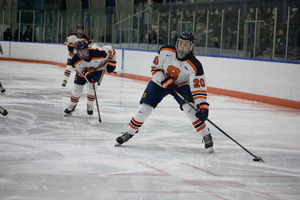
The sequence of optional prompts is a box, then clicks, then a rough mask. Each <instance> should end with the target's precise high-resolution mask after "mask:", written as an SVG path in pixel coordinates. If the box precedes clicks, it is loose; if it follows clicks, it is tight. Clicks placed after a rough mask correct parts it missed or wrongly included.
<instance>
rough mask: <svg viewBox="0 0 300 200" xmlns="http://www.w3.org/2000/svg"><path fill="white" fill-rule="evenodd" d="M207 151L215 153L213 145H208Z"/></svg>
mask: <svg viewBox="0 0 300 200" xmlns="http://www.w3.org/2000/svg"><path fill="white" fill-rule="evenodd" d="M206 151H207V152H208V153H213V152H215V151H214V148H213V147H208V148H207V149H206Z"/></svg>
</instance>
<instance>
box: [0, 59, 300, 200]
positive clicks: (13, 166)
mask: <svg viewBox="0 0 300 200" xmlns="http://www.w3.org/2000/svg"><path fill="white" fill-rule="evenodd" d="M63 72H64V69H63V68H61V67H58V66H53V65H46V64H34V63H22V62H8V61H1V62H0V81H1V82H2V84H3V87H4V88H5V89H6V94H0V105H1V106H3V107H4V108H6V109H7V110H8V115H7V116H5V117H4V116H0V199H1V200H12V199H17V200H19V199H26V200H27V199H28V200H36V199H38V200H82V199H86V200H94V199H95V200H96V199H103V200H125V199H126V200H127V199H128V200H136V199H139V200H165V199H172V200H175V199H176V200H178V199H180V200H181V199H182V200H187V199H193V200H194V199H201V200H206V199H209V200H220V199H221V200H224V199H229V200H253V199H255V200H259V199H268V200H269V199H271V200H283V199H288V200H298V199H300V132H299V131H300V112H299V110H295V109H290V108H285V107H277V106H273V105H268V104H263V103H259V102H253V101H247V100H242V99H237V98H231V97H226V96H217V95H214V94H209V97H208V101H209V103H210V105H211V106H210V119H211V120H212V121H213V122H214V123H216V124H217V125H218V126H219V127H221V128H222V129H223V130H224V131H225V132H226V133H227V134H229V135H230V136H231V137H233V138H234V139H236V140H237V141H238V142H239V143H241V144H242V145H243V146H244V147H246V148H247V149H248V150H250V151H251V152H252V153H253V154H255V155H258V156H261V157H262V158H263V159H264V160H265V161H266V163H260V162H253V161H252V159H253V157H252V156H251V155H249V154H248V153H247V152H245V151H244V150H243V149H241V148H240V147H239V146H237V145H236V144H235V143H233V142H232V141H231V140H230V139H228V138H227V137H226V136H225V135H223V134H222V133H220V132H219V131H218V130H217V129H215V128H214V127H213V126H212V125H210V124H209V123H207V125H208V126H209V127H210V130H211V133H212V136H213V139H214V143H215V147H214V149H215V153H213V154H208V153H207V152H206V151H205V149H204V146H203V144H202V138H201V137H200V135H197V134H196V133H195V131H194V129H193V126H192V125H191V123H190V122H189V120H188V119H187V118H186V117H185V115H184V113H183V112H182V111H180V109H179V107H178V105H177V103H176V102H175V100H174V99H172V97H167V98H165V99H164V100H163V102H162V103H161V104H160V105H159V106H158V108H157V109H155V110H154V111H153V113H152V115H151V116H150V117H149V118H148V120H147V121H146V122H145V123H144V125H143V127H142V128H141V130H140V132H139V133H138V134H137V135H135V136H134V137H133V138H132V139H131V140H130V141H129V142H128V143H125V144H124V145H123V146H121V147H114V144H115V138H116V137H118V136H120V135H121V132H122V131H124V129H125V128H126V126H127V124H128V122H129V121H130V119H131V117H132V115H133V114H134V113H135V110H136V109H137V107H138V105H139V100H140V97H141V95H142V93H143V91H144V89H145V87H146V84H147V83H146V82H142V81H136V80H130V79H126V78H120V77H115V76H109V75H105V76H104V79H103V81H102V84H101V86H100V87H99V89H98V100H99V104H100V110H101V117H102V123H101V124H100V123H97V119H98V118H97V117H98V116H97V110H96V109H94V115H93V116H92V117H89V116H88V115H87V114H86V101H87V99H86V92H85V91H84V93H83V95H82V97H81V99H80V102H79V104H78V106H77V108H76V111H75V112H74V114H73V116H71V117H64V114H63V111H64V109H65V108H66V106H67V104H68V102H69V96H70V92H71V90H72V87H73V83H72V79H73V77H74V74H75V72H74V71H73V72H72V74H71V78H70V80H69V82H68V84H67V86H66V88H62V87H61V83H62V79H63ZM208 81H209V80H208ZM95 122H96V123H95Z"/></svg>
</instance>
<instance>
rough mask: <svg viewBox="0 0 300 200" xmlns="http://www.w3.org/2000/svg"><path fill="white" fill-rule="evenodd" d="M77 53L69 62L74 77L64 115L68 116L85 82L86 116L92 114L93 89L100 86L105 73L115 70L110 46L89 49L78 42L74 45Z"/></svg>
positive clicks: (113, 56)
mask: <svg viewBox="0 0 300 200" xmlns="http://www.w3.org/2000/svg"><path fill="white" fill-rule="evenodd" d="M76 49H77V53H76V55H75V56H74V57H73V58H72V60H71V61H70V64H71V65H72V67H74V68H75V71H76V75H75V80H74V87H73V90H72V94H71V98H70V104H69V106H68V107H67V108H66V109H65V114H66V115H70V114H72V112H74V110H75V108H76V105H77V103H78V102H79V99H80V96H81V94H82V91H83V87H84V85H85V84H86V82H87V100H88V101H87V114H88V115H92V114H93V104H94V100H95V93H94V88H93V84H94V83H95V84H94V85H95V89H96V90H97V88H98V85H100V83H101V81H102V78H103V75H104V73H105V71H107V72H108V73H111V72H113V71H114V70H115V68H116V53H115V50H114V49H113V48H112V47H111V46H108V45H107V46H104V47H102V48H100V47H98V48H89V47H88V44H87V43H86V42H84V41H79V42H78V43H77V45H76Z"/></svg>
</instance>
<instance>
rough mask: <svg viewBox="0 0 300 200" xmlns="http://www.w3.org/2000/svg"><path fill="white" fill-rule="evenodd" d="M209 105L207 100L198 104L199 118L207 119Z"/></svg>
mask: <svg viewBox="0 0 300 200" xmlns="http://www.w3.org/2000/svg"><path fill="white" fill-rule="evenodd" d="M208 106H209V104H208V103H206V102H202V103H200V104H198V105H197V109H198V112H197V113H196V114H195V115H196V117H197V118H199V119H200V120H201V121H202V122H204V121H205V120H207V117H208Z"/></svg>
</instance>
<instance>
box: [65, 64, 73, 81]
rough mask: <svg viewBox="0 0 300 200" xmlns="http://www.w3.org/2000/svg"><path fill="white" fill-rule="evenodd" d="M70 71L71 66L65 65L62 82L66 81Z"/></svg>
mask: <svg viewBox="0 0 300 200" xmlns="http://www.w3.org/2000/svg"><path fill="white" fill-rule="evenodd" d="M71 70H72V65H67V67H66V69H65V73H64V80H65V81H67V80H68V78H69V76H70V74H71Z"/></svg>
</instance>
